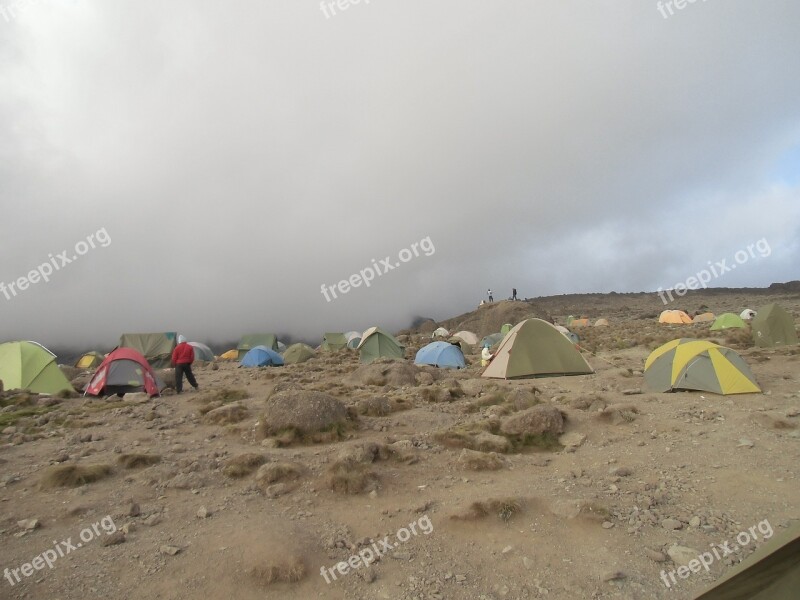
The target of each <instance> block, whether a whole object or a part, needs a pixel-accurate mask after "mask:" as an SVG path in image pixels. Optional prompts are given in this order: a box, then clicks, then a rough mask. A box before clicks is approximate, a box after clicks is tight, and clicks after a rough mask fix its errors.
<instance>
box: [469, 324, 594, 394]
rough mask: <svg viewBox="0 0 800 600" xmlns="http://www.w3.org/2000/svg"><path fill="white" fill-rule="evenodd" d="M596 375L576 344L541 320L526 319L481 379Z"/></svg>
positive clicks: (504, 342) (516, 327) (518, 326)
mask: <svg viewBox="0 0 800 600" xmlns="http://www.w3.org/2000/svg"><path fill="white" fill-rule="evenodd" d="M591 373H594V371H593V370H592V367H591V366H589V363H587V362H586V359H585V358H583V356H582V355H581V353H580V352H579V351H578V349H577V348H576V347H575V345H574V344H573V343H572V342H571V341H570V340H569V339H567V337H566V336H564V334H562V333H561V332H560V331H559V330H558V329H556V327H555V326H554V325H552V324H550V323H548V322H547V321H543V320H542V319H527V320H525V321H523V322H522V323H519V324H518V325H516V326H515V327H514V328H513V329H512V330H511V331H509V332H508V334H507V335H506V337H505V339H503V341H502V342H501V343H500V347H499V348H498V349H497V351H496V352H495V357H494V358H493V359H492V362H491V363H489V366H488V367H486V370H485V371H484V372H483V374H482V375H481V377H487V378H495V379H515V378H522V377H548V376H562V375H586V374H591Z"/></svg>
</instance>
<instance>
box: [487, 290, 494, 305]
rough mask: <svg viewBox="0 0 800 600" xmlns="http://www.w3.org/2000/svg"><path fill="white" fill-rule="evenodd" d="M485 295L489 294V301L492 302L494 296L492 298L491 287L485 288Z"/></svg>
mask: <svg viewBox="0 0 800 600" xmlns="http://www.w3.org/2000/svg"><path fill="white" fill-rule="evenodd" d="M486 295H487V296H489V302H494V298H492V288H489V289H488V290H486Z"/></svg>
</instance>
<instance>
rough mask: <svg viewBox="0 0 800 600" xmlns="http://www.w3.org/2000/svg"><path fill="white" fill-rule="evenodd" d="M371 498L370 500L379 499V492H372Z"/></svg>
mask: <svg viewBox="0 0 800 600" xmlns="http://www.w3.org/2000/svg"><path fill="white" fill-rule="evenodd" d="M369 497H370V498H373V499H375V498H377V497H378V492H377V491H376V490H372V491H371V492H370V493H369Z"/></svg>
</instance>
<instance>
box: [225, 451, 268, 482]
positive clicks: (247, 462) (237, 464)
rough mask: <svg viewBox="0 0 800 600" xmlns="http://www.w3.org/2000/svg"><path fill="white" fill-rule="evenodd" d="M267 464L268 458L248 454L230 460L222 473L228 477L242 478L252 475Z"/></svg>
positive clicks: (261, 455)
mask: <svg viewBox="0 0 800 600" xmlns="http://www.w3.org/2000/svg"><path fill="white" fill-rule="evenodd" d="M265 462H267V457H266V456H264V455H263V454H255V453H252V452H250V453H247V454H240V455H239V456H234V457H233V458H232V459H230V460H229V461H228V462H227V463H226V464H225V467H224V468H223V469H222V472H223V473H224V474H225V475H227V476H228V477H233V478H240V477H246V476H247V475H250V473H252V472H253V471H255V470H256V469H257V468H258V467H260V466H261V465H263V464H264V463H265Z"/></svg>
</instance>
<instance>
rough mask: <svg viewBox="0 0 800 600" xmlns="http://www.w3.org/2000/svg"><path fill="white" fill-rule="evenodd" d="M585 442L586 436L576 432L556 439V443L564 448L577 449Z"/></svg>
mask: <svg viewBox="0 0 800 600" xmlns="http://www.w3.org/2000/svg"><path fill="white" fill-rule="evenodd" d="M585 441H586V436H585V435H584V434H582V433H578V432H577V431H570V432H569V433H565V434H564V435H562V436H561V437H559V438H558V443H559V444H561V445H562V446H564V447H565V448H578V447H580V446H582V445H583V442H585Z"/></svg>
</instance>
